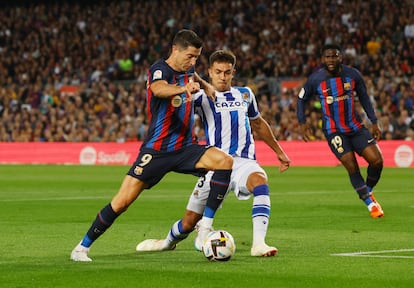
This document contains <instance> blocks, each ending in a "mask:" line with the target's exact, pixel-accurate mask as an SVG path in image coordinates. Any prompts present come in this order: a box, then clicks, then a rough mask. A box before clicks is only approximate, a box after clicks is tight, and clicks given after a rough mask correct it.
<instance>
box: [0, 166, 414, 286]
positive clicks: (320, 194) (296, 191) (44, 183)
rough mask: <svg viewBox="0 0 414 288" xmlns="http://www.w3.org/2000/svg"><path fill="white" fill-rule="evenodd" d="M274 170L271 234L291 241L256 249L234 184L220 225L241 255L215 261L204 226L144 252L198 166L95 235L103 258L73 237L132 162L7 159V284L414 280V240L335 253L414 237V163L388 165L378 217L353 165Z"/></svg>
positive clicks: (2, 171)
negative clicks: (201, 235)
mask: <svg viewBox="0 0 414 288" xmlns="http://www.w3.org/2000/svg"><path fill="white" fill-rule="evenodd" d="M266 170H267V172H268V174H269V180H270V188H271V199H272V213H271V222H270V226H269V231H268V236H267V242H268V244H271V245H275V246H276V247H278V248H279V255H278V256H277V257H273V258H254V257H251V256H250V245H251V237H252V232H251V230H252V227H251V226H252V224H251V214H250V213H251V212H250V210H251V203H252V201H251V200H249V201H237V200H236V199H235V197H234V195H233V194H231V195H230V196H229V197H228V198H227V199H226V201H225V203H224V206H223V209H221V210H220V211H219V212H218V213H217V216H216V220H215V225H214V226H215V227H216V228H220V229H225V230H228V231H229V232H230V233H231V234H232V235H233V236H234V238H235V241H236V245H237V250H236V254H235V255H234V256H233V258H232V259H231V260H230V261H229V262H224V263H214V262H208V261H207V260H206V259H205V258H204V256H203V254H202V253H200V252H197V251H195V250H194V248H193V240H194V237H195V236H194V234H192V235H190V236H189V238H188V239H187V240H185V241H183V242H182V243H180V245H179V246H178V247H177V249H176V250H175V251H168V252H162V253H159V252H154V253H152V252H149V253H137V252H135V246H136V244H137V243H138V242H140V241H141V240H143V239H146V238H163V237H164V236H165V235H166V233H167V232H168V229H169V228H170V226H171V224H172V223H173V222H174V221H175V220H176V219H178V218H179V217H181V216H182V215H183V212H184V209H185V206H186V203H187V199H188V196H189V194H190V192H191V190H192V188H193V185H194V184H195V181H196V178H195V177H193V176H190V175H180V174H175V173H171V174H169V175H167V176H166V177H165V178H164V179H163V181H162V182H161V183H159V184H158V185H157V186H155V187H154V188H153V189H152V190H147V191H144V193H143V194H142V195H141V196H140V198H139V199H138V200H137V201H136V202H135V203H134V204H133V205H132V206H131V207H130V208H129V210H128V211H127V212H126V213H125V214H123V215H122V216H121V217H120V218H118V219H117V221H116V222H115V224H114V225H113V226H112V227H111V228H110V229H109V230H108V231H107V232H106V233H105V234H104V235H103V236H102V237H101V238H100V239H99V240H98V241H97V242H96V243H95V244H94V245H93V246H92V249H91V252H90V256H91V257H92V259H93V260H94V261H93V262H92V263H75V262H72V261H70V260H69V254H70V252H71V250H72V248H73V247H74V246H75V245H76V244H77V243H78V241H79V240H80V239H81V238H82V236H83V234H84V233H85V232H86V230H87V229H88V228H89V226H90V224H91V222H92V220H93V219H94V217H95V215H96V213H97V212H98V210H99V209H101V208H102V207H103V206H104V205H105V204H107V203H108V202H109V201H110V199H111V198H112V196H113V195H114V194H115V193H116V191H117V190H118V187H119V184H120V183H121V180H122V178H123V175H124V174H125V172H126V171H127V167H122V166H14V165H12V166H0V227H1V234H0V245H1V247H2V248H1V257H0V271H1V273H0V286H1V287H236V286H237V287H347V288H348V287H364V288H369V287H375V288H378V287H399V288H401V287H412V283H414V274H413V268H414V252H413V251H412V250H411V251H406V252H404V251H401V252H400V251H397V252H393V253H380V254H373V255H365V257H340V256H333V255H332V254H337V253H351V252H367V251H383V250H400V249H413V248H414V241H413V236H414V233H413V232H414V191H413V190H414V187H413V180H412V177H413V175H414V173H413V170H412V169H393V168H387V169H384V172H383V177H382V179H381V182H380V184H379V185H378V187H377V189H376V191H377V192H376V196H377V199H378V200H379V201H380V203H381V204H382V206H383V208H384V211H385V216H384V217H383V218H381V219H371V218H370V217H369V214H368V211H367V209H366V208H365V205H363V203H362V202H361V201H360V200H359V199H358V197H357V195H356V193H355V192H354V191H353V190H352V188H351V184H350V183H349V180H348V178H347V176H346V172H345V169H344V168H343V167H329V168H319V167H310V168H302V167H291V169H290V170H289V171H287V172H286V173H284V174H279V173H278V172H277V168H275V167H266ZM364 170H365V169H364ZM374 256H375V257H374ZM379 256H380V257H379Z"/></svg>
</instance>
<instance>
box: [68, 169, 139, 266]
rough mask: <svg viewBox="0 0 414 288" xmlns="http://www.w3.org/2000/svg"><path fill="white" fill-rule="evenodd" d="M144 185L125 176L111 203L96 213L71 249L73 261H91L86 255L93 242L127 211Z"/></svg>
mask: <svg viewBox="0 0 414 288" xmlns="http://www.w3.org/2000/svg"><path fill="white" fill-rule="evenodd" d="M144 185H145V184H144V183H143V182H142V181H140V180H138V179H136V178H133V177H131V176H129V175H126V176H125V178H124V180H123V182H122V185H121V187H120V189H119V191H118V193H117V194H116V195H115V197H114V198H113V199H112V201H111V203H109V204H107V205H106V206H105V207H103V208H102V209H101V210H100V211H99V212H98V215H97V216H96V218H95V220H94V221H93V222H92V225H91V226H90V228H89V230H88V231H87V232H86V234H85V236H84V237H83V239H82V240H81V242H80V243H79V244H78V245H77V246H76V247H75V248H74V249H73V251H72V253H71V259H72V260H73V261H92V260H91V259H90V258H89V257H88V256H87V254H88V252H89V249H90V247H91V245H92V244H93V242H94V241H95V240H96V239H98V238H99V236H101V235H102V234H103V233H104V232H105V231H106V230H107V229H108V228H109V227H110V226H111V225H112V224H113V222H114V221H115V219H116V218H117V217H118V216H119V215H120V214H121V213H123V212H124V211H126V210H127V208H128V207H129V206H130V205H131V204H132V203H133V202H134V200H135V199H136V198H137V197H138V196H139V194H140V193H141V192H142V191H143V190H144Z"/></svg>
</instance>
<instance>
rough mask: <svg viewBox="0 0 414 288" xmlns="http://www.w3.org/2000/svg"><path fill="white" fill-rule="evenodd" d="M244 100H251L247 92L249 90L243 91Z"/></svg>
mask: <svg viewBox="0 0 414 288" xmlns="http://www.w3.org/2000/svg"><path fill="white" fill-rule="evenodd" d="M243 100H246V101H247V100H249V93H247V92H244V93H243Z"/></svg>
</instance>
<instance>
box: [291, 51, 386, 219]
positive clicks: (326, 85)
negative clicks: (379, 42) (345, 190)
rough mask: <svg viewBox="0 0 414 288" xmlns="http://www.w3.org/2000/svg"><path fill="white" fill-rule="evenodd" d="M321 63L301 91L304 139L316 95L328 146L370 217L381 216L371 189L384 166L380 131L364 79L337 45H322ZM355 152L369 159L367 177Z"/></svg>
mask: <svg viewBox="0 0 414 288" xmlns="http://www.w3.org/2000/svg"><path fill="white" fill-rule="evenodd" d="M322 64H323V68H321V69H319V70H318V71H316V72H314V73H313V74H312V75H310V77H309V78H308V80H307V81H306V83H305V84H304V86H303V88H302V89H301V91H300V92H299V97H298V101H297V117H298V120H299V123H300V129H301V133H302V137H303V140H304V141H306V142H307V141H309V140H311V131H310V129H309V127H308V126H307V124H306V102H308V101H309V100H311V99H312V98H313V97H314V96H317V98H318V100H319V102H320V104H321V109H322V115H323V118H322V123H323V127H322V130H323V133H324V134H325V137H326V140H327V141H328V144H329V147H330V148H331V150H332V152H333V153H334V154H335V156H336V157H337V158H338V159H339V161H341V163H342V165H343V166H344V167H345V169H346V170H347V171H348V174H349V178H350V180H351V183H352V186H353V187H354V189H355V191H356V192H357V193H358V195H359V198H360V199H361V200H362V201H363V202H364V203H365V204H366V206H367V207H368V211H369V212H370V214H371V217H373V218H379V217H382V216H384V211H383V210H382V208H381V205H380V204H379V203H378V202H377V201H376V199H375V197H374V194H373V192H372V189H373V188H374V186H375V185H376V184H377V183H378V181H379V179H380V177H381V172H382V168H383V158H382V154H381V151H380V150H379V148H378V145H377V143H376V141H378V140H379V139H380V137H381V130H380V128H379V126H378V123H377V118H376V116H375V112H374V109H373V106H372V104H371V102H370V98H369V96H368V94H367V89H366V86H365V82H364V80H363V78H362V75H361V74H360V72H359V71H358V70H357V69H355V68H352V67H349V66H347V65H344V64H342V53H341V48H340V47H339V46H338V45H336V44H329V45H325V46H324V47H323V48H322ZM358 101H359V103H360V105H361V106H362V108H363V109H364V111H365V113H366V115H367V117H368V118H369V120H370V121H371V123H372V127H371V129H372V134H371V132H370V131H369V130H368V129H367V128H366V127H365V126H364V125H363V122H362V119H361V116H360V115H359V114H358V112H357V110H356V106H357V102H358ZM355 153H357V154H358V155H360V156H362V157H363V158H364V159H365V160H366V161H367V162H368V169H367V176H366V180H364V178H363V177H362V175H361V172H360V167H359V165H358V162H357V159H356V156H355Z"/></svg>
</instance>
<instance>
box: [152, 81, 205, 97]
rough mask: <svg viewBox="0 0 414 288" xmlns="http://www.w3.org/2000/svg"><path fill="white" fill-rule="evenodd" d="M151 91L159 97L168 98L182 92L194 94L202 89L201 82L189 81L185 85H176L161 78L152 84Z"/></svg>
mask: <svg viewBox="0 0 414 288" xmlns="http://www.w3.org/2000/svg"><path fill="white" fill-rule="evenodd" d="M151 91H152V92H153V93H154V96H156V97H159V98H168V97H171V96H175V95H178V94H182V93H189V94H193V93H196V92H198V91H200V83H198V82H189V83H187V85H185V86H176V85H172V84H168V83H167V81H164V80H159V81H156V82H154V83H152V84H151Z"/></svg>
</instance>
